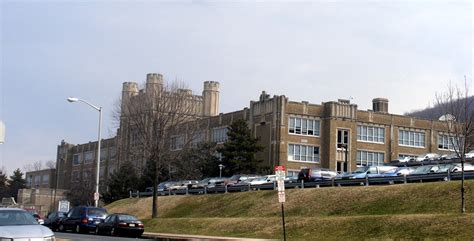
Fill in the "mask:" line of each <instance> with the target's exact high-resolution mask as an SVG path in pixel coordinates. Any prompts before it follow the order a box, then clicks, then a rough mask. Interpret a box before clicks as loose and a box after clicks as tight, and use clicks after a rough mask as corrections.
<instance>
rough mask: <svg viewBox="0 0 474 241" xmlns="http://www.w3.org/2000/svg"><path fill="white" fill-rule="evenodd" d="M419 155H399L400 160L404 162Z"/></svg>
mask: <svg viewBox="0 0 474 241" xmlns="http://www.w3.org/2000/svg"><path fill="white" fill-rule="evenodd" d="M416 157H417V155H413V154H398V160H403V159H415V158H416Z"/></svg>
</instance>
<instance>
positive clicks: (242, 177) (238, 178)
mask: <svg viewBox="0 0 474 241" xmlns="http://www.w3.org/2000/svg"><path fill="white" fill-rule="evenodd" d="M256 177H258V176H257V175H247V174H237V175H233V176H231V177H230V178H226V179H225V180H224V184H225V185H226V186H233V185H235V184H237V183H241V182H246V181H247V180H249V179H254V178H256Z"/></svg>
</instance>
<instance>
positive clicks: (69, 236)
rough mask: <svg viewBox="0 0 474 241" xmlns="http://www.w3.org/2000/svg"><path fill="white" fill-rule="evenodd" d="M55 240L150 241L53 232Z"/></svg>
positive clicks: (148, 240)
mask: <svg viewBox="0 0 474 241" xmlns="http://www.w3.org/2000/svg"><path fill="white" fill-rule="evenodd" d="M54 234H55V235H56V238H57V239H59V240H72V241H88V240H109V241H124V240H147V241H150V240H151V239H143V238H141V239H138V238H127V237H115V236H114V237H111V236H103V235H94V234H77V233H69V232H66V233H61V232H55V233H54Z"/></svg>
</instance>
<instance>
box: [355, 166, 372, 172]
mask: <svg viewBox="0 0 474 241" xmlns="http://www.w3.org/2000/svg"><path fill="white" fill-rule="evenodd" d="M367 169H369V167H359V168H357V169H355V171H353V172H352V173H364V172H366V171H367Z"/></svg>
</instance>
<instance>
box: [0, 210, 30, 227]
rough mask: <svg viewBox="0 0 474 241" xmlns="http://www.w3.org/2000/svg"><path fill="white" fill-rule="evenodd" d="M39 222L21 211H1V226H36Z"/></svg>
mask: <svg viewBox="0 0 474 241" xmlns="http://www.w3.org/2000/svg"><path fill="white" fill-rule="evenodd" d="M34 224H38V222H37V221H36V220H35V218H33V216H32V215H31V214H30V213H28V212H26V211H21V210H1V211H0V226H10V225H34Z"/></svg>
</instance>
